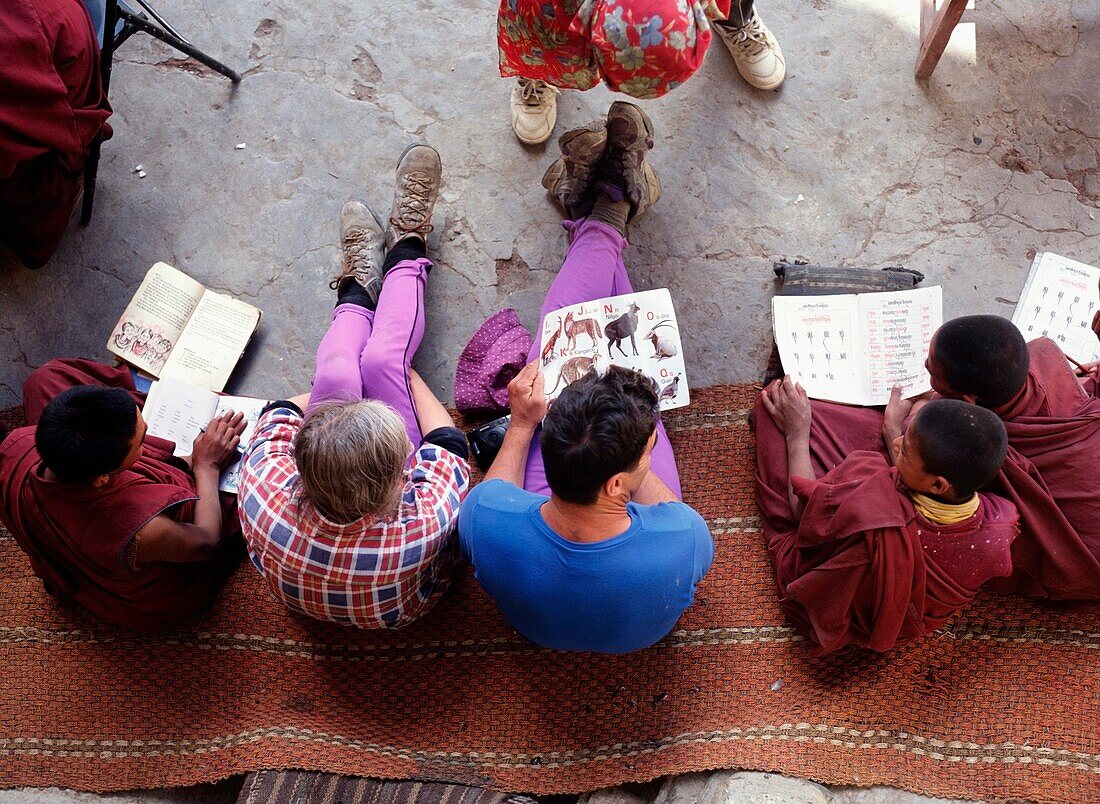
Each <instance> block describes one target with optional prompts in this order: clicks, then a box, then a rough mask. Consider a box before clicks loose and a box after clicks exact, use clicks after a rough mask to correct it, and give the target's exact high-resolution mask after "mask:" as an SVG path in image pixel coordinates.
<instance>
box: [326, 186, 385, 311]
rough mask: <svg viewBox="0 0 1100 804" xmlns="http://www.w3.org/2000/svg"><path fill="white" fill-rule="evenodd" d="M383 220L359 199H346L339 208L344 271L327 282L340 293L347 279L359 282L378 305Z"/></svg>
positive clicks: (380, 281)
mask: <svg viewBox="0 0 1100 804" xmlns="http://www.w3.org/2000/svg"><path fill="white" fill-rule="evenodd" d="M385 238H386V236H385V232H384V231H383V230H382V221H380V220H379V219H378V215H376V214H375V212H374V210H373V209H371V208H370V207H368V206H367V205H366V204H363V203H361V202H359V201H348V202H347V203H346V204H344V206H343V209H341V210H340V247H341V248H342V249H343V251H344V267H343V273H341V274H340V275H339V276H338V277H336V278H335V279H333V280H332V281H331V282H329V287H330V288H332V289H333V290H335V291H337V292H340V291H342V290H344V288H346V287H347V286H348V285H347V283H348V282H358V283H359V285H360V286H361V287H362V288H363V290H365V291H366V292H367V295H368V296H369V297H370V300H371V301H372V302H373V303H375V304H377V303H378V294H379V293H381V292H382V258H383V255H382V241H383V240H385Z"/></svg>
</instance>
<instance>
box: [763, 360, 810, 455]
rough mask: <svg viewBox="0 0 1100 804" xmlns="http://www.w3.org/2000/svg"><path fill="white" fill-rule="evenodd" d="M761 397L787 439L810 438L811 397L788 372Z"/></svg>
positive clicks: (765, 390) (765, 407)
mask: <svg viewBox="0 0 1100 804" xmlns="http://www.w3.org/2000/svg"><path fill="white" fill-rule="evenodd" d="M761 399H762V401H763V403H764V409H765V410H767V411H768V414H769V415H770V416H771V417H772V421H774V422H775V426H776V427H778V428H779V431H780V432H781V433H783V434H784V435H785V436H787V439H788V440H790V439H807V440H808V439H809V437H810V398H809V397H808V396H807V395H806V391H805V389H803V387H802V385H801V383H797V382H795V381H794V380H792V379H791V376H790V375H789V374H788V375H787V376H785V377H784V378H783V379H781V380H776V381H775V382H773V383H772V384H771V385H769V386H768V387H767V388H765V389H764V392H763V394H762V395H761Z"/></svg>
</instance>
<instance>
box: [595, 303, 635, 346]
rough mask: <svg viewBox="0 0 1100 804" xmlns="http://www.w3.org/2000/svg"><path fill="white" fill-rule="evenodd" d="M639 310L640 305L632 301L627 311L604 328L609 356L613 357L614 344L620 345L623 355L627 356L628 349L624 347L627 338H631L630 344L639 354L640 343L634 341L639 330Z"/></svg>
mask: <svg viewBox="0 0 1100 804" xmlns="http://www.w3.org/2000/svg"><path fill="white" fill-rule="evenodd" d="M638 310H639V307H638V305H636V304H635V303H634V302H631V303H630V307H628V308H627V310H626V312H625V313H623V314H622V315H621V316H619V317H618V318H616V319H615V320H614V321H612V322H611V323H610V324H608V325H607V326H606V327H604V328H603V334H604V335H606V336H607V356H608V357H611V347H613V346H618V347H619V351H620V352H622V354H623V357H626V356H627V354H626V350H625V349H623V340H625V339H626V338H630V346H631V348H632V349H633V350H634V354H635V355H637V354H638V344H637V343H635V342H634V333H635V332H637V331H638Z"/></svg>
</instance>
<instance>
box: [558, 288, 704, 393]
mask: <svg viewBox="0 0 1100 804" xmlns="http://www.w3.org/2000/svg"><path fill="white" fill-rule="evenodd" d="M541 344H542V351H541V354H542V369H543V373H544V375H545V378H546V380H545V381H546V398H547V399H548V400H554V399H557V397H558V395H559V394H560V393H561V392H562V390H563V389H564V388H565V386H567V385H569V383H571V382H574V381H575V380H578V379H580V378H581V377H583V376H584V375H585V374H587V373H588V372H589V371H590V370H591V369H593V368H594V369H596V370H597V371H600V372H603V371H605V370H606V369H607V367H608V366H610V365H616V366H625V367H627V368H632V369H635V370H636V371H640V372H642V373H643V374H647V375H649V376H650V377H652V378H653V380H654V382H656V383H657V392H658V394H659V397H660V407H661V410H671V409H672V408H682V407H684V406H685V405H687V404H688V402H689V401H690V397H689V394H688V384H687V373H686V372H685V371H684V355H683V348H682V346H681V344H680V330H679V328H678V327H677V326H676V313H675V311H674V310H673V309H672V296H670V295H669V292H668V290H667V289H664V288H662V289H660V290H646V291H643V292H641V293H628V294H626V295H623V296H610V297H608V298H606V299H596V300H595V301H589V302H584V303H582V304H574V305H571V306H569V307H563V308H561V309H560V310H555V311H554V312H552V313H550V314H548V315H547V316H546V318H545V319H544V320H543V322H542V333H541Z"/></svg>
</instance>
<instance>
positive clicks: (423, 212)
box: [390, 172, 435, 235]
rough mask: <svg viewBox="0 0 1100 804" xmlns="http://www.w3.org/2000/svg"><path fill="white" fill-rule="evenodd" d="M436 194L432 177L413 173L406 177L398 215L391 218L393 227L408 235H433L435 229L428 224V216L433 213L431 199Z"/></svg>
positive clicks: (402, 185)
mask: <svg viewBox="0 0 1100 804" xmlns="http://www.w3.org/2000/svg"><path fill="white" fill-rule="evenodd" d="M434 192H435V188H434V187H433V186H432V179H431V176H429V175H428V174H427V173H420V172H413V173H409V174H408V175H407V176H405V180H404V181H403V182H402V183H401V194H400V196H399V198H400V201H399V202H398V205H397V212H398V214H397V215H393V216H391V217H390V223H391V224H392V225H393V227H394V228H395V229H398V230H399V231H402V232H405V233H406V234H408V233H412V232H416V233H417V234H422V235H428V234H429V233H431V231H432V228H433V227H432V225H431V223H429V222H428V215H429V212H430V211H431V210H430V208H431V198H432V195H433V193H434Z"/></svg>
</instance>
